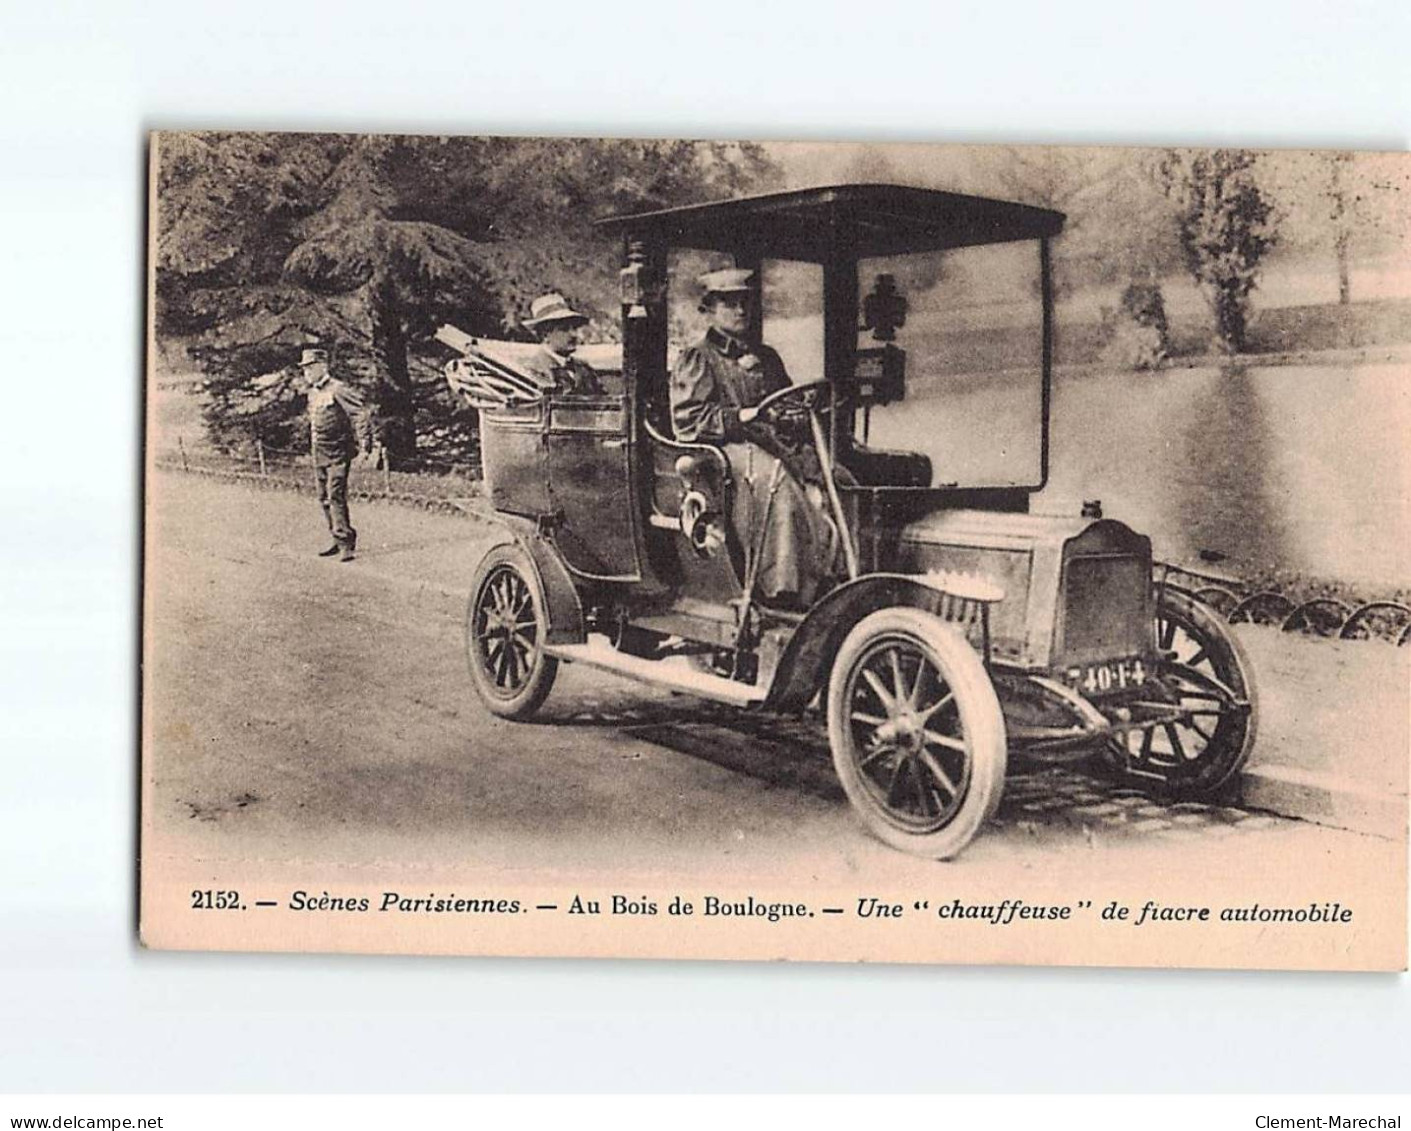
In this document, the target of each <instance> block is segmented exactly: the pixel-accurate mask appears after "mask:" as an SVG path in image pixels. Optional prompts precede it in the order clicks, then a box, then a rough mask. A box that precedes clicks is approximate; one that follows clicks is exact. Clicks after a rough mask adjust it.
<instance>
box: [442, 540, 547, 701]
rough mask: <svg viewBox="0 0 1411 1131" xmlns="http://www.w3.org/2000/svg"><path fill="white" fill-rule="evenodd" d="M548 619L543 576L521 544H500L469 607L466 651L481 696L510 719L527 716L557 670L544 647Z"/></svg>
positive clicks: (477, 580) (474, 589) (484, 567)
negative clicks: (536, 569) (542, 590)
mask: <svg viewBox="0 0 1411 1131" xmlns="http://www.w3.org/2000/svg"><path fill="white" fill-rule="evenodd" d="M547 630H548V624H547V622H546V619H545V616H544V598H543V594H542V592H541V591H540V589H539V578H538V575H537V574H536V573H535V571H534V566H533V563H532V562H531V561H530V560H529V556H528V555H527V554H526V553H525V552H524V551H523V550H521V549H520V548H519V547H518V546H513V545H505V546H496V547H495V548H494V549H493V550H491V551H490V552H489V553H488V554H487V555H486V556H485V559H484V561H482V562H481V563H480V568H479V569H478V570H476V572H475V581H474V582H473V584H472V585H471V591H470V607H469V608H468V609H467V610H466V625H465V633H466V636H465V651H466V659H467V661H468V662H469V665H470V678H471V681H472V682H473V683H474V684H475V690H476V691H477V692H478V693H479V694H480V698H481V700H482V701H483V702H484V703H485V706H486V707H488V708H489V709H490V710H491V711H492V712H494V713H495V714H497V715H500V716H502V717H504V718H507V719H527V718H529V717H530V716H532V715H533V714H534V712H535V711H537V710H538V709H539V707H540V706H541V705H542V704H543V702H544V700H545V698H547V696H548V694H549V691H550V689H551V688H552V687H553V685H554V677H555V676H556V675H557V674H558V661H557V660H556V659H554V657H552V656H550V655H547V654H546V653H545V651H544V638H545V634H546V632H547Z"/></svg>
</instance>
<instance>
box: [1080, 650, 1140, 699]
mask: <svg viewBox="0 0 1411 1131" xmlns="http://www.w3.org/2000/svg"><path fill="white" fill-rule="evenodd" d="M1067 675H1068V682H1069V683H1071V684H1072V685H1073V686H1074V687H1075V688H1077V689H1078V690H1079V691H1081V692H1082V693H1083V694H1084V695H1111V694H1113V693H1114V692H1118V691H1130V690H1132V689H1133V688H1136V687H1141V686H1142V684H1144V683H1146V678H1147V666H1146V663H1145V661H1143V660H1142V658H1141V657H1140V656H1135V657H1133V658H1132V659H1129V660H1109V661H1107V663H1105V664H1086V665H1084V666H1083V667H1080V668H1069V669H1068V672H1067Z"/></svg>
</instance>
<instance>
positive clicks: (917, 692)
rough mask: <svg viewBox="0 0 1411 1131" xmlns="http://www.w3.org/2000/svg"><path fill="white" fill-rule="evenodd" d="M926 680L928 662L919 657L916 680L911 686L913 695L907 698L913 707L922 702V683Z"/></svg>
mask: <svg viewBox="0 0 1411 1131" xmlns="http://www.w3.org/2000/svg"><path fill="white" fill-rule="evenodd" d="M925 678H926V660H925V658H924V657H920V656H918V657H917V659H916V679H915V680H914V681H913V682H912V684H911V694H910V695H908V696H907V701H908V702H909V703H910V704H911V705H912V706H913V707H915V706H917V705H918V704H919V703H920V702H921V682H922V681H923V680H924V679H925Z"/></svg>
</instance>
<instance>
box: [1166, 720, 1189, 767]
mask: <svg viewBox="0 0 1411 1131" xmlns="http://www.w3.org/2000/svg"><path fill="white" fill-rule="evenodd" d="M1161 729H1162V730H1164V731H1165V732H1166V740H1167V741H1168V742H1169V743H1170V744H1171V753H1172V754H1174V755H1175V756H1176V757H1177V758H1179V759H1181V760H1182V761H1185V760H1186V758H1187V754H1186V748H1185V745H1184V744H1183V743H1182V742H1181V733H1180V731H1178V730H1177V729H1176V726H1175V724H1174V723H1167V724H1166V725H1165V726H1164V727H1162V728H1161Z"/></svg>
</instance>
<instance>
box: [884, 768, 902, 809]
mask: <svg viewBox="0 0 1411 1131" xmlns="http://www.w3.org/2000/svg"><path fill="white" fill-rule="evenodd" d="M905 766H906V759H905V758H898V759H897V764H896V765H895V766H893V767H892V780H891V781H889V782H888V783H887V805H888V806H891V807H894V806H895V804H896V796H897V783H898V782H900V781H901V772H902V769H903V768H904V767H905Z"/></svg>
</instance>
